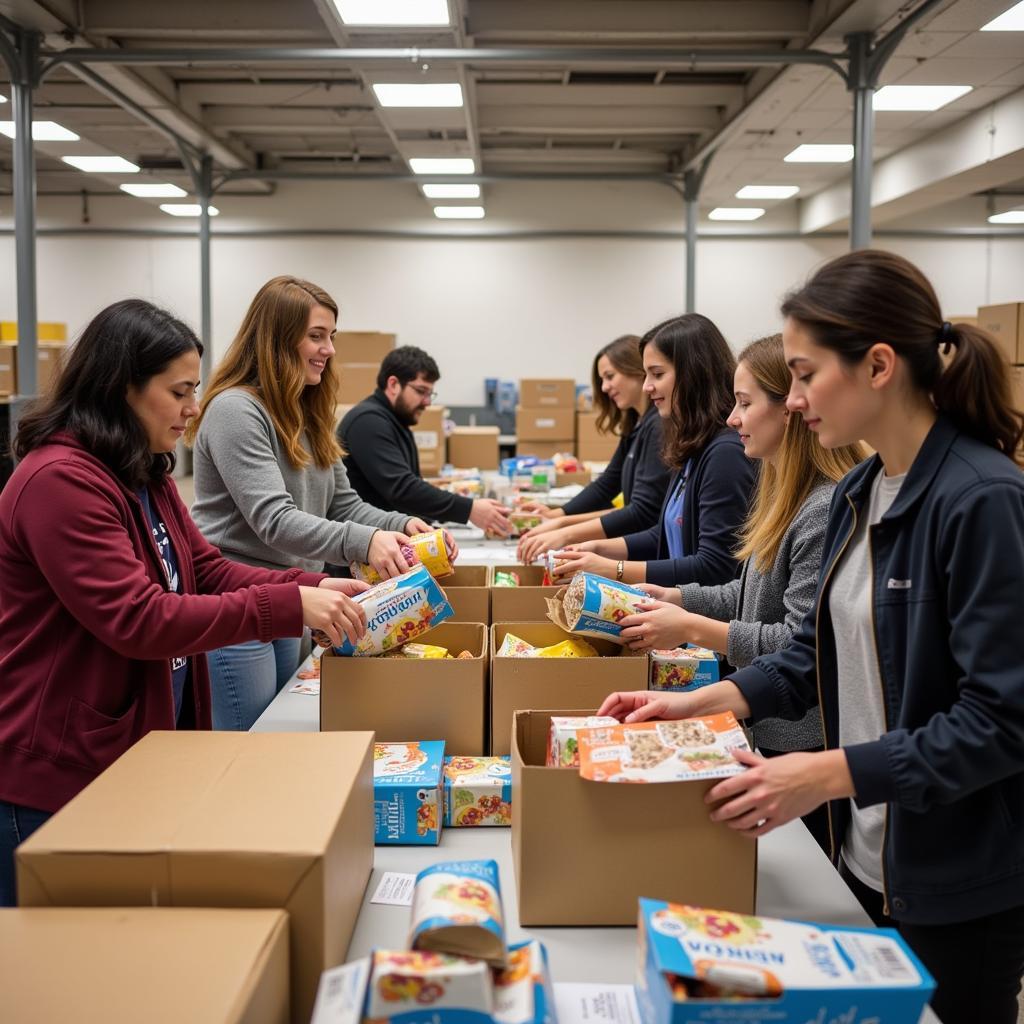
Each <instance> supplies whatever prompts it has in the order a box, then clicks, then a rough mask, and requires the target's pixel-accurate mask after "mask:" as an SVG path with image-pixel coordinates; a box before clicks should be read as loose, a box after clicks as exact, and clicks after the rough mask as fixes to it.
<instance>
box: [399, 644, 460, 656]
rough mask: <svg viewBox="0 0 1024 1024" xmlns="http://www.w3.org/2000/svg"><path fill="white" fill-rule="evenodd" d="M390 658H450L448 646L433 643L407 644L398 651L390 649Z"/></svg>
mask: <svg viewBox="0 0 1024 1024" xmlns="http://www.w3.org/2000/svg"><path fill="white" fill-rule="evenodd" d="M385 657H388V658H416V659H424V658H450V657H451V655H450V654H449V653H448V648H447V647H436V646H434V645H433V644H406V645H405V646H404V647H399V648H398V650H397V651H389V652H388V653H387V655H385Z"/></svg>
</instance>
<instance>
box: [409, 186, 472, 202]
mask: <svg viewBox="0 0 1024 1024" xmlns="http://www.w3.org/2000/svg"><path fill="white" fill-rule="evenodd" d="M421 188H422V189H423V194H424V195H425V196H426V197H427V198H428V199H479V198H480V186H479V185H422V186H421Z"/></svg>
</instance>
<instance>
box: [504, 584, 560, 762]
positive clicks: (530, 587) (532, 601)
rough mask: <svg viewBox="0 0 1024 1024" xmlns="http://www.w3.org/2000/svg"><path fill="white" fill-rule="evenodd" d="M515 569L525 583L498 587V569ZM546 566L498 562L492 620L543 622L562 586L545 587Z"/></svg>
mask: <svg viewBox="0 0 1024 1024" xmlns="http://www.w3.org/2000/svg"><path fill="white" fill-rule="evenodd" d="M499 569H500V570H501V571H502V572H514V573H515V574H516V575H517V576H518V577H519V582H520V584H522V585H521V586H518V587H496V586H495V585H494V572H495V571H496V570H499ZM543 578H544V566H542V565H498V566H495V567H494V568H493V569H492V570H491V578H490V587H491V622H542V621H543V620H544V619H546V618H547V614H548V606H547V605H546V604H545V603H544V601H545V599H546V598H549V597H554V596H555V594H556V593H557V591H558V587H542V586H541V585H540V583H541V580H542V579H543ZM506 753H507V751H506Z"/></svg>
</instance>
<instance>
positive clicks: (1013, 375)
mask: <svg viewBox="0 0 1024 1024" xmlns="http://www.w3.org/2000/svg"><path fill="white" fill-rule="evenodd" d="M1010 395H1011V396H1012V399H1013V407H1014V408H1015V409H1017V410H1019V411H1021V412H1024V366H1011V367H1010Z"/></svg>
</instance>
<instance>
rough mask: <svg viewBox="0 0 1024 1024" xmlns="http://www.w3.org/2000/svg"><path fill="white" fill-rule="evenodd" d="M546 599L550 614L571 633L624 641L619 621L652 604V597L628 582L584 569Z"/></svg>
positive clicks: (553, 619) (554, 621) (555, 621)
mask: <svg viewBox="0 0 1024 1024" xmlns="http://www.w3.org/2000/svg"><path fill="white" fill-rule="evenodd" d="M546 600H547V605H548V618H549V619H550V620H551V621H552V622H553V623H554V624H555V625H556V626H560V627H561V628H562V629H564V630H565V631H566V632H567V633H579V634H581V635H583V636H596V637H603V638H604V639H605V640H611V641H612V642H614V643H617V644H621V643H625V641H624V640H623V639H622V637H621V636H620V633H621V632H622V627H621V626H620V625H619V622H620V621H621V620H622V619H624V618H625V617H626V616H627V615H633V614H634V613H636V612H637V611H638V610H639V608H640V606H641V605H642V604H649V603H650V600H651V599H650V597H648V595H647V594H645V593H644V592H643V591H642V590H637V589H636V587H631V586H629V584H628V583H617V582H616V581H615V580H606V579H605V578H604V577H603V576H595V575H594V574H593V573H589V572H581V573H577V574H576V576H575V577H573V580H572V582H571V583H570V584H569V585H568V586H567V587H563V588H562V589H561V590H559V591H558V593H557V594H555V596H554V597H553V598H550V597H549V598H546Z"/></svg>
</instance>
